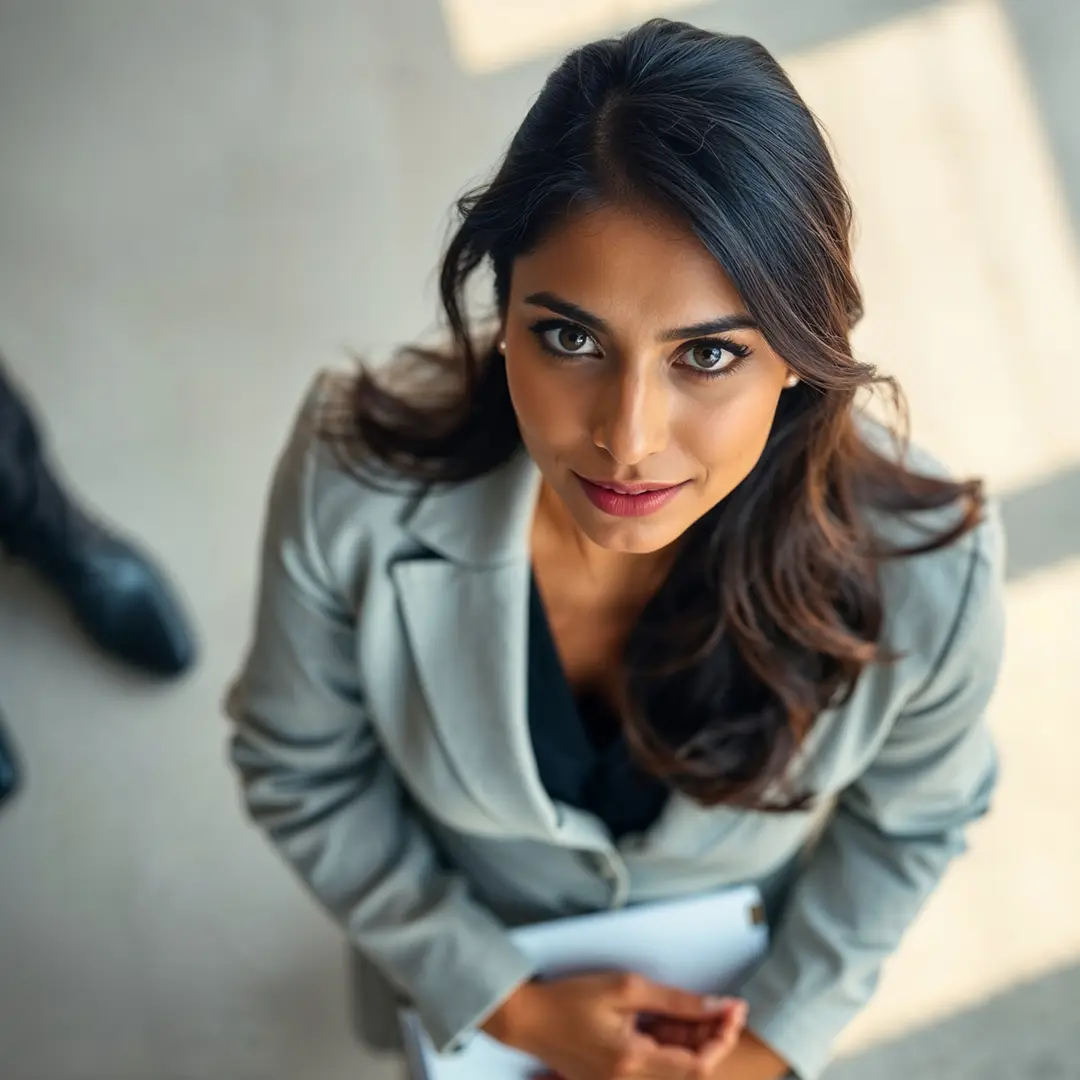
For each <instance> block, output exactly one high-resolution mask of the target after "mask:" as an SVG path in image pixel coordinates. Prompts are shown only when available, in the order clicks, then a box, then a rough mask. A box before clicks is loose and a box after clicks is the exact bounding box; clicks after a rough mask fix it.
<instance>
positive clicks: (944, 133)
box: [787, 0, 1080, 490]
mask: <svg viewBox="0 0 1080 1080" xmlns="http://www.w3.org/2000/svg"><path fill="white" fill-rule="evenodd" d="M787 67H788V70H789V71H790V73H791V75H792V77H793V79H794V81H795V83H796V85H797V86H798V88H799V89H800V91H801V92H802V93H803V95H804V96H805V97H806V99H807V100H808V102H809V103H810V105H811V107H812V108H813V109H814V110H815V112H816V113H817V114H818V116H819V117H820V118H821V120H822V121H823V123H824V125H825V127H826V128H827V130H828V132H829V134H830V137H831V138H832V140H833V143H834V144H835V147H836V150H837V152H838V155H839V158H840V160H841V164H842V169H843V172H844V174H845V177H846V179H847V181H848V183H849V186H850V189H851V192H852V196H853V199H854V202H855V208H856V214H857V221H858V242H857V248H856V262H857V268H858V271H859V275H860V279H861V280H862V283H863V285H864V288H865V293H866V310H867V315H866V318H865V320H864V323H863V324H862V325H861V326H860V327H859V329H858V331H857V333H856V344H857V347H858V350H859V352H860V354H861V355H862V356H863V357H864V358H866V359H869V360H872V361H873V362H874V363H877V364H878V365H879V366H881V367H882V368H884V369H885V370H887V371H890V372H892V373H894V374H896V375H898V376H899V378H900V380H901V382H902V383H903V385H904V387H905V389H906V391H907V393H908V397H909V399H910V401H911V405H912V413H913V418H914V430H915V433H916V435H917V437H919V438H920V439H921V440H922V441H923V442H925V443H927V444H928V445H929V446H930V447H931V448H932V449H934V450H935V451H937V452H938V453H939V454H941V455H942V456H943V457H944V459H945V460H946V461H947V462H948V463H949V464H950V465H952V466H953V467H955V468H957V469H959V470H961V471H964V472H967V471H971V472H977V473H979V474H982V475H986V476H988V477H989V479H990V481H991V482H992V483H993V484H994V486H995V487H996V488H997V489H998V490H1002V489H1008V488H1012V487H1015V486H1019V485H1021V484H1024V483H1026V482H1030V481H1032V480H1037V479H1038V478H1040V477H1042V476H1045V475H1047V474H1049V473H1051V472H1053V471H1055V470H1056V469H1058V468H1061V467H1063V466H1066V465H1068V464H1070V463H1073V462H1076V461H1080V424H1078V423H1077V422H1076V410H1077V406H1078V405H1080V364H1077V363H1076V359H1075V355H1076V348H1077V345H1076V343H1077V341H1078V340H1080V261H1078V258H1077V246H1076V242H1075V234H1074V232H1073V229H1072V225H1071V222H1070V218H1069V213H1068V210H1067V207H1066V203H1065V197H1064V195H1063V192H1062V189H1061V186H1060V183H1059V179H1058V173H1057V169H1056V165H1055V163H1054V161H1053V158H1052V155H1051V151H1050V148H1049V145H1048V143H1047V139H1046V137H1045V135H1044V133H1043V130H1042V125H1041V122H1040V119H1039V115H1038V111H1037V107H1036V104H1035V102H1034V100H1033V96H1032V90H1031V87H1030V85H1029V82H1028V79H1027V75H1026V73H1025V71H1024V68H1023V62H1022V57H1021V54H1020V52H1019V49H1018V47H1017V45H1016V43H1015V42H1014V40H1013V37H1012V34H1011V30H1010V27H1009V25H1008V21H1007V19H1006V17H1005V15H1004V13H1003V12H1002V10H1001V8H1000V7H999V5H998V4H997V3H995V2H994V0H955V2H949V3H941V4H939V5H937V6H935V7H933V8H930V9H928V10H926V11H924V12H923V13H921V14H918V15H915V16H912V17H908V18H904V19H901V20H897V21H894V22H891V23H887V24H885V25H882V26H879V27H877V28H875V29H874V30H872V31H870V32H868V33H863V34H859V35H856V36H853V37H851V38H847V39H844V40H841V41H837V42H833V43H830V44H829V45H827V46H825V47H822V48H820V49H816V50H814V51H813V52H810V53H807V54H804V55H801V56H798V57H795V58H790V59H788V61H787Z"/></svg>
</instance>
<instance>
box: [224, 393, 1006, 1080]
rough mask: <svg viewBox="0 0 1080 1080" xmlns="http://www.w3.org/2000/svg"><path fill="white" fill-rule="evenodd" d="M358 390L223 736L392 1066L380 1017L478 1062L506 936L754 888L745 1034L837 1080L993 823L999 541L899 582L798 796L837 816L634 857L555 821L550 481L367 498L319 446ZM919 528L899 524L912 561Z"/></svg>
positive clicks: (281, 489)
mask: <svg viewBox="0 0 1080 1080" xmlns="http://www.w3.org/2000/svg"><path fill="white" fill-rule="evenodd" d="M340 392H341V382H340V380H339V379H338V378H337V377H334V376H323V377H321V378H320V379H319V381H318V382H317V383H316V386H315V388H314V389H313V391H312V392H311V394H310V395H309V397H308V400H307V402H306V403H305V406H304V408H303V410H302V411H301V413H300V417H299V419H298V421H297V424H296V427H295V430H294V432H293V435H292V438H291V441H290V442H289V445H288V447H287V448H286V450H285V452H284V454H283V456H282V458H281V461H280V463H279V466H278V469H277V473H276V477H275V480H274V484H273V492H272V495H271V498H270V505H269V513H268V520H267V523H266V530H265V546H264V550H263V568H262V584H261V592H260V596H259V604H258V615H257V621H256V626H255V633H254V641H253V643H252V645H251V649H250V653H249V655H248V657H247V661H246V663H245V665H244V667H243V670H242V672H241V674H240V676H239V677H238V679H237V681H236V683H235V685H234V686H233V689H232V691H231V693H230V695H229V703H228V711H229V713H230V715H231V717H232V720H233V722H234V724H235V737H234V740H233V744H232V759H233V762H234V763H235V765H236V767H237V769H238V771H239V774H240V777H241V780H242V783H243V789H244V795H245V799H246V804H247V808H248V810H249V812H250V814H251V816H252V817H253V818H254V820H255V821H256V822H257V823H258V824H259V825H260V826H261V827H262V828H263V829H264V830H265V831H266V832H267V834H268V835H269V837H270V839H271V841H272V842H273V843H274V844H275V845H276V846H277V848H278V849H279V850H280V851H281V853H282V855H283V856H284V857H285V859H286V860H287V861H288V862H289V863H290V864H291V865H292V866H293V867H294V868H295V870H296V872H297V873H298V874H299V876H300V878H301V879H302V880H303V881H304V882H305V883H306V884H307V885H308V886H309V887H310V889H311V891H312V892H313V893H314V894H315V895H316V897H317V898H318V899H319V900H320V901H321V903H322V904H323V905H324V906H325V907H326V908H327V909H328V910H329V911H330V912H332V913H333V915H335V916H336V917H337V918H338V919H339V920H340V921H341V923H342V924H343V926H344V927H345V930H346V932H347V934H348V937H349V939H350V940H351V942H352V943H353V944H354V945H355V947H356V949H357V950H358V952H359V954H360V955H361V956H362V958H363V961H364V964H365V972H366V974H365V976H364V978H363V979H362V982H363V984H364V986H365V989H364V993H365V994H366V997H365V1002H364V1006H365V1012H366V1013H367V1014H368V1025H367V1026H368V1031H367V1037H368V1039H369V1041H371V1042H373V1043H375V1044H376V1045H383V1046H386V1045H393V1039H394V1032H392V1031H390V1030H387V1029H386V1028H385V1024H384V1026H383V1028H382V1029H380V1027H379V1024H377V1023H375V1022H374V1020H373V1018H382V1020H384V1021H385V1020H386V1019H388V1017H389V1016H390V1015H391V1014H390V1013H388V1010H387V1005H388V1003H389V1001H390V996H391V995H396V996H399V997H401V998H405V999H408V1000H411V1001H412V1002H413V1003H414V1004H415V1005H416V1007H417V1008H418V1009H419V1012H420V1014H421V1016H422V1017H423V1020H424V1022H425V1023H426V1025H427V1027H428V1030H429V1031H430V1032H431V1034H432V1036H433V1038H434V1040H435V1042H436V1043H437V1044H438V1045H439V1046H440V1047H441V1048H442V1049H444V1050H446V1051H450V1052H452V1051H453V1050H454V1049H455V1048H457V1047H460V1046H462V1045H464V1041H465V1040H466V1039H467V1038H468V1036H469V1035H470V1034H471V1033H472V1032H473V1031H474V1030H475V1027H476V1025H477V1024H478V1023H480V1022H481V1021H482V1020H483V1019H484V1018H485V1017H486V1016H487V1015H488V1014H489V1013H490V1012H491V1011H492V1010H493V1009H494V1008H495V1007H496V1006H497V1005H498V1004H499V1002H500V1001H501V1000H503V999H504V998H505V997H506V996H507V995H508V994H509V993H510V992H511V991H512V990H513V988H514V987H515V986H516V985H518V984H519V983H520V982H522V981H523V980H525V979H527V978H528V977H529V976H530V975H531V974H533V972H532V970H531V968H530V965H529V962H528V961H527V959H526V958H525V957H524V956H523V955H522V954H521V953H520V952H519V951H518V949H517V948H516V947H515V946H514V945H513V943H512V942H511V940H510V938H509V936H508V935H507V933H506V928H507V926H510V925H516V924H520V923H524V922H529V921H532V920H538V919H547V918H552V917H556V916H560V915H564V914H568V913H579V912H584V911H594V910H602V909H607V908H617V907H620V906H622V905H625V904H635V903H641V902H645V901H650V900H657V899H662V898H670V897H674V896H682V895H686V894H691V893H696V892H701V891H705V890H714V889H718V888H721V887H725V886H731V885H735V884H738V883H745V882H755V883H757V884H759V885H760V886H761V887H762V889H763V891H764V893H765V895H766V898H767V901H768V906H769V909H770V915H771V918H772V920H773V923H774V925H773V930H774V936H773V943H772V946H771V949H770V951H769V954H768V956H767V959H766V960H765V962H764V963H763V964H762V965H761V967H760V969H759V970H758V971H757V972H756V974H754V975H753V976H752V977H751V978H750V979H749V981H748V982H747V983H746V984H745V985H744V986H743V987H742V988H741V993H742V994H743V996H745V997H746V998H747V1000H748V1001H749V1003H750V1025H751V1027H752V1028H753V1029H754V1030H755V1031H756V1032H757V1033H758V1034H759V1035H760V1036H761V1037H762V1038H763V1039H765V1040H766V1041H767V1042H768V1043H770V1044H771V1045H772V1046H773V1047H775V1049H776V1050H777V1052H778V1053H780V1054H781V1055H783V1056H784V1057H785V1058H786V1059H787V1060H788V1061H790V1062H791V1063H792V1066H793V1068H794V1070H795V1072H796V1073H797V1074H798V1076H800V1077H804V1078H810V1077H815V1076H817V1075H818V1074H819V1073H820V1071H821V1070H822V1069H823V1067H824V1066H825V1064H826V1062H827V1060H828V1056H829V1052H830V1045H831V1043H832V1042H833V1040H834V1038H835V1036H836V1035H837V1034H838V1033H839V1032H840V1030H841V1029H842V1028H843V1027H844V1026H845V1024H847V1022H848V1021H849V1020H850V1019H851V1018H852V1017H853V1016H854V1015H855V1013H856V1012H858V1010H859V1009H860V1008H861V1007H862V1006H863V1005H864V1004H865V1003H866V1002H867V1000H868V999H869V997H870V995H871V993H872V992H873V989H874V986H875V983H876V982H877V978H878V972H879V969H880V967H881V965H882V962H883V961H884V960H885V959H886V958H887V957H888V956H889V955H890V953H892V952H893V951H894V950H895V948H896V947H897V945H898V943H899V942H900V939H901V937H902V935H903V934H904V931H905V930H906V928H907V927H908V925H909V924H910V923H911V921H912V919H913V918H914V916H915V914H916V912H917V911H918V910H919V908H920V907H921V906H922V904H923V902H924V901H925V900H926V898H927V896H928V895H929V893H930V892H931V891H932V890H933V888H934V887H935V885H936V884H937V882H938V880H939V878H940V876H941V874H942V872H943V871H944V869H945V867H946V864H947V863H948V862H949V860H950V859H952V858H953V857H954V856H955V855H957V854H958V853H960V852H961V851H962V850H963V848H964V839H963V833H964V827H965V826H966V825H967V824H968V823H969V822H971V821H972V820H973V819H975V818H978V817H979V816H980V815H982V814H983V813H984V812H985V811H986V810H987V807H988V804H989V801H990V795H991V791H992V788H993V786H994V780H995V772H996V765H995V755H994V750H993V747H992V745H991V741H990V736H989V734H988V732H987V728H986V725H985V723H984V719H983V714H984V710H985V709H986V705H987V701H988V699H989V698H990V695H991V691H992V689H993V686H994V681H995V677H996V674H997V671H998V667H999V663H1000V659H1001V649H1002V630H1003V625H1002V624H1003V618H1002V585H1001V567H1002V540H1001V535H1000V532H999V528H998V526H997V524H996V523H995V522H993V521H991V522H989V523H987V524H984V525H982V526H980V527H979V528H978V529H977V530H976V531H974V532H972V533H970V534H968V535H967V536H965V537H964V538H963V539H962V540H960V541H959V542H957V543H955V544H954V545H952V546H951V547H949V548H947V549H944V550H941V551H938V552H935V553H933V554H930V555H924V556H919V557H915V558H908V559H903V560H896V561H892V562H888V563H886V564H885V565H884V566H883V568H882V571H881V580H882V585H883V589H884V595H885V601H886V612H887V615H886V627H885V631H884V639H883V641H884V645H885V647H886V649H887V650H889V651H890V652H892V653H896V654H899V656H900V659H899V660H897V661H896V662H894V663H890V664H880V665H874V666H872V667H870V668H869V669H867V670H866V671H865V672H864V673H863V675H862V677H861V678H860V679H859V682H858V685H857V686H856V688H855V692H854V694H853V695H852V696H851V698H850V700H849V701H848V702H847V703H846V704H844V705H842V706H840V707H838V708H836V709H833V710H831V711H828V712H826V713H824V714H823V715H822V716H821V717H820V718H819V719H818V721H817V723H816V724H815V726H814V727H813V729H812V732H811V734H810V735H809V737H808V738H807V740H806V742H805V744H804V746H803V747H802V748H801V751H800V754H799V757H798V760H797V762H796V765H795V768H794V772H793V774H792V775H793V777H794V778H795V779H796V780H797V782H798V783H799V784H800V786H804V785H805V786H808V787H810V788H811V789H813V790H814V791H816V792H818V793H819V794H820V795H822V796H823V797H822V799H821V800H820V802H819V803H818V805H817V807H816V808H815V809H812V810H807V811H803V812H797V813H789V814H765V813H757V812H746V811H741V810H735V809H729V808H717V809H706V808H703V807H701V806H699V805H696V804H695V803H694V802H693V801H691V800H690V799H688V798H685V797H683V796H681V795H679V794H675V795H673V796H672V798H671V799H670V800H669V802H668V804H667V806H666V809H665V810H664V811H663V813H662V815H661V817H660V819H659V820H658V821H657V822H656V823H655V825H654V826H653V827H652V828H650V829H649V830H648V831H647V832H646V833H645V834H643V835H637V836H631V837H626V838H624V839H623V840H622V841H621V842H620V843H618V844H613V843H612V841H611V839H610V837H609V836H608V834H607V832H606V830H605V828H604V827H603V826H602V825H601V823H600V822H599V821H598V820H597V819H596V818H594V817H592V816H591V815H589V814H588V813H586V812H583V811H581V810H577V809H574V808H572V807H570V806H566V805H561V804H556V803H553V802H552V800H551V799H550V798H549V797H548V796H547V794H546V793H545V791H544V788H543V787H542V785H541V783H540V779H539V777H538V774H537V768H536V762H535V760H534V758H533V755H532V751H531V744H530V739H529V732H528V724H527V717H526V715H525V702H526V625H527V616H528V601H529V575H530V566H529V549H528V543H529V525H530V520H531V515H532V511H533V507H534V502H535V498H536V493H537V490H538V475H537V472H536V470H535V467H534V466H533V465H532V464H531V462H530V461H529V460H528V459H527V458H525V457H522V458H520V459H517V460H514V461H513V462H511V463H510V464H507V465H506V466H504V467H502V468H500V469H499V470H497V471H495V472H493V473H491V474H489V475H487V476H484V477H482V478H480V479H477V480H474V481H471V482H468V483H464V484H460V485H457V486H452V487H444V488H441V489H438V490H435V491H432V492H431V493H429V494H427V495H425V496H423V497H417V496H408V495H406V494H387V493H383V492H379V491H376V490H372V489H370V488H368V487H366V486H364V485H362V484H361V483H360V482H358V481H357V480H356V479H355V478H354V477H353V476H352V475H350V473H349V471H348V470H347V469H346V468H344V467H343V466H342V465H341V463H340V461H339V460H338V458H337V457H336V456H335V454H334V452H333V451H332V450H331V449H330V448H328V447H327V446H326V445H324V444H323V443H321V442H320V441H319V440H318V439H317V438H316V437H315V435H314V431H313V427H314V423H315V420H316V418H317V415H318V414H319V412H320V410H321V409H322V408H323V407H324V406H330V405H333V404H334V401H335V400H336V399H337V396H338V395H339V394H340ZM919 464H920V466H921V467H923V468H924V469H926V468H931V467H933V466H932V465H930V464H929V463H928V462H927V461H920V462H919ZM929 518H931V519H934V520H928V521H924V522H922V523H921V524H922V525H926V524H932V525H940V524H941V519H940V515H937V514H935V515H929ZM919 527H920V524H919V523H910V522H909V523H908V524H906V525H901V524H900V523H899V522H898V521H897V520H896V519H884V520H882V522H881V525H880V528H881V531H882V533H883V535H887V536H888V537H889V539H891V540H905V539H907V540H910V539H913V538H915V536H917V535H918V534H917V532H916V530H917V529H918V528H919ZM380 988H381V989H380Z"/></svg>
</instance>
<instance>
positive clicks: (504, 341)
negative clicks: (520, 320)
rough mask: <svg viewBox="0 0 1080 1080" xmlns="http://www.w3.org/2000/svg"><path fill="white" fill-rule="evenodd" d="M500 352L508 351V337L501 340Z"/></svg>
mask: <svg viewBox="0 0 1080 1080" xmlns="http://www.w3.org/2000/svg"><path fill="white" fill-rule="evenodd" d="M499 352H501V353H504V352H506V338H503V339H502V341H500V342H499Z"/></svg>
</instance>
